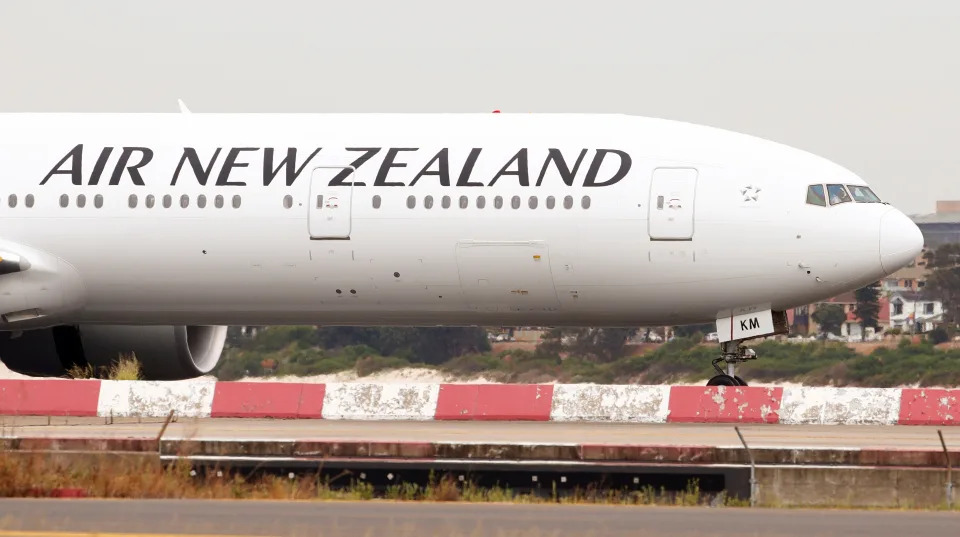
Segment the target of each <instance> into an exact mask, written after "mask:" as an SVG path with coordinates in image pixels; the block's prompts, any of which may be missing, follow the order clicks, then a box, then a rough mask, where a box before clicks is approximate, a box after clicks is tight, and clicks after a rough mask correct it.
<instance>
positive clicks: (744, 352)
mask: <svg viewBox="0 0 960 537" xmlns="http://www.w3.org/2000/svg"><path fill="white" fill-rule="evenodd" d="M742 342H743V340H736V341H727V342H724V343H721V344H720V353H721V354H720V357H719V358H715V359H714V360H713V368H714V369H716V370H717V376H715V377H713V378H712V379H710V380H709V381H708V382H707V386H746V385H747V383H746V382H745V381H744V380H743V379H742V378H740V377H738V376H737V373H736V367H737V364H739V363H743V362H746V361H747V360H756V359H757V353H756V352H754V350H753V349H749V348H747V347H744V346H743V345H741V343H742ZM720 362H726V364H727V371H726V372H724V371H723V369H720V366H719V365H718V364H719V363H720Z"/></svg>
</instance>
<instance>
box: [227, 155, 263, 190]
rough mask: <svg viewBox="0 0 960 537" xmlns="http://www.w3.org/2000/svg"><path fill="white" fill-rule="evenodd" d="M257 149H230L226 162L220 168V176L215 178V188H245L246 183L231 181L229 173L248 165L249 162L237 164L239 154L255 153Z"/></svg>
mask: <svg viewBox="0 0 960 537" xmlns="http://www.w3.org/2000/svg"><path fill="white" fill-rule="evenodd" d="M258 149H259V148H257V147H234V148H232V149H230V152H229V153H227V158H226V160H225V161H224V162H223V167H222V168H220V175H218V176H217V186H247V183H245V182H243V181H231V180H230V172H232V171H233V169H234V168H246V167H247V166H249V165H250V163H249V162H237V159H238V158H239V157H240V153H241V152H243V151H257V150H258Z"/></svg>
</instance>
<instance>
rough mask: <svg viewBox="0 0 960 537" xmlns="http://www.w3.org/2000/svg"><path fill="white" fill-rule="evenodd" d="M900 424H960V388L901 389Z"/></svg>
mask: <svg viewBox="0 0 960 537" xmlns="http://www.w3.org/2000/svg"><path fill="white" fill-rule="evenodd" d="M897 423H898V424H900V425H960V390H943V389H929V388H904V389H903V390H900V419H899V420H897Z"/></svg>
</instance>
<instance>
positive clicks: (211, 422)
mask: <svg viewBox="0 0 960 537" xmlns="http://www.w3.org/2000/svg"><path fill="white" fill-rule="evenodd" d="M50 423H51V424H50V425H47V418H44V417H16V418H14V417H9V416H7V417H2V418H0V436H21V437H24V436H29V437H49V436H55V437H110V438H156V436H157V433H158V432H159V430H160V426H161V423H162V420H156V419H153V420H150V421H148V422H144V423H137V421H136V420H115V422H114V423H113V424H111V425H105V424H104V419H103V418H51V421H50ZM740 429H741V431H742V432H743V433H744V436H745V437H746V438H747V441H748V442H749V443H750V445H751V446H752V447H795V448H803V447H808V448H816V447H827V448H864V447H879V448H899V449H904V448H914V449H940V441H939V439H938V438H937V428H936V427H918V426H870V425H862V426H853V425H745V426H741V428H740ZM942 430H943V432H944V436H945V437H946V440H947V445H948V446H951V448H952V449H957V448H958V447H960V427H943V428H942ZM164 438H167V439H176V438H192V439H201V438H203V439H244V440H270V439H272V440H297V439H331V440H377V441H413V442H424V441H435V442H498V443H522V444H547V443H549V444H556V443H560V444H564V443H569V444H574V443H593V444H647V445H688V446H689V445H701V446H702V445H706V446H715V447H738V448H739V447H740V441H739V440H738V439H737V435H736V433H735V432H734V430H733V426H732V425H703V424H659V425H657V424H654V425H651V424H623V423H558V422H480V421H477V422H453V421H423V422H411V421H337V420H255V419H181V420H179V421H178V422H176V423H172V424H171V425H170V427H169V428H168V429H167V431H166V433H165V434H164Z"/></svg>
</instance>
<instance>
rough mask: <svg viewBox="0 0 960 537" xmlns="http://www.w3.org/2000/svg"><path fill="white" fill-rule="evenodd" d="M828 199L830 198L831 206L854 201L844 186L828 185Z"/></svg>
mask: <svg viewBox="0 0 960 537" xmlns="http://www.w3.org/2000/svg"><path fill="white" fill-rule="evenodd" d="M827 197H828V198H830V205H839V204H841V203H847V202H848V201H852V200H851V199H850V194H847V189H846V188H843V185H827Z"/></svg>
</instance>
